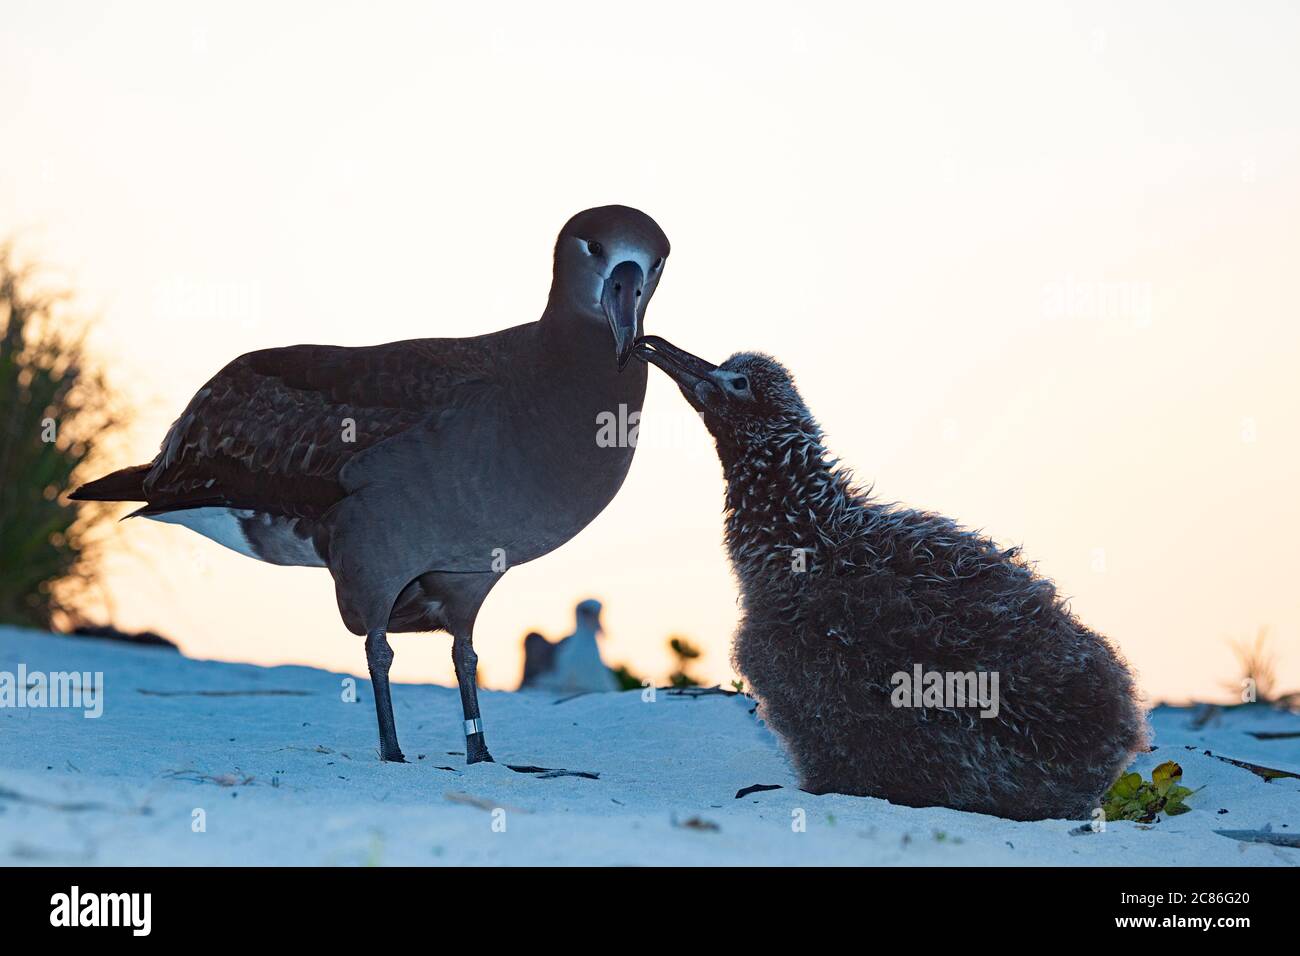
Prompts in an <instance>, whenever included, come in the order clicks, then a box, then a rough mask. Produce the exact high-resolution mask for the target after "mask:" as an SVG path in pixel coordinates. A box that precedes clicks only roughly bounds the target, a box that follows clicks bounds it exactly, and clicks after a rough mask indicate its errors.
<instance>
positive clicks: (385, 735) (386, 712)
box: [366, 628, 406, 763]
mask: <svg viewBox="0 0 1300 956" xmlns="http://www.w3.org/2000/svg"><path fill="white" fill-rule="evenodd" d="M366 663H367V664H368V665H369V666H370V683H371V686H372V687H374V690H375V714H376V716H378V717H379V759H380V760H387V761H391V762H393V763H406V758H405V757H403V756H402V748H401V747H399V746H397V725H396V724H394V723H393V697H392V694H391V693H390V692H389V689H388V668H389V667H391V666H392V663H393V649H392V648H391V647H389V646H388V637H387V635H386V634H385V633H384V629H383V628H376V629H375V630H373V631H371V632H370V634H369V635H367V636H366Z"/></svg>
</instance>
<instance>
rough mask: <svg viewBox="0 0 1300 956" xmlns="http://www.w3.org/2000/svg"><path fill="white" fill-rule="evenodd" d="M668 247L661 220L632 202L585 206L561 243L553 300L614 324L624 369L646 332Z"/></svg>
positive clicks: (612, 331)
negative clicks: (647, 315)
mask: <svg viewBox="0 0 1300 956" xmlns="http://www.w3.org/2000/svg"><path fill="white" fill-rule="evenodd" d="M668 252H669V246H668V237H667V236H665V235H664V231H663V230H662V229H660V228H659V224H658V223H656V222H655V221H654V220H653V219H651V218H650V217H649V216H647V215H646V214H645V213H643V212H641V210H639V209H633V208H631V207H630V206H597V207H596V208H594V209H585V210H583V211H582V212H580V213H578V214H577V215H576V216H574V217H573V218H572V219H570V220H569V221H568V222H567V223H565V224H564V228H563V229H561V230H560V237H559V238H558V239H557V240H556V242H555V274H554V278H553V280H552V283H551V302H552V304H557V305H563V306H565V307H567V309H571V310H573V311H574V312H576V313H577V315H578V316H579V317H581V318H582V319H583V320H585V321H588V322H591V323H595V324H598V325H601V326H607V327H608V329H609V334H610V336H611V345H612V347H613V350H614V356H615V359H616V361H617V362H618V368H619V371H622V370H623V368H624V367H625V366H626V365H627V363H628V360H629V359H630V358H631V357H632V351H633V347H634V346H635V344H636V340H637V338H638V337H639V336H640V335H641V333H642V328H641V323H642V321H643V320H644V318H645V310H646V306H647V305H648V304H649V303H650V297H651V296H652V295H654V292H655V288H656V287H657V286H658V285H659V277H660V276H661V275H663V270H664V262H665V261H666V260H667V258H668Z"/></svg>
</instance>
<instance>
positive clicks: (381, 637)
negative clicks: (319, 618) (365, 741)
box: [72, 206, 669, 763]
mask: <svg viewBox="0 0 1300 956" xmlns="http://www.w3.org/2000/svg"><path fill="white" fill-rule="evenodd" d="M668 251H669V247H668V239H667V237H666V236H665V235H664V233H663V230H661V229H660V228H659V226H658V225H657V224H656V223H655V221H654V220H653V219H651V218H650V217H649V216H647V215H646V214H645V213H643V212H640V211H638V210H636V209H631V208H629V207H626V206H601V207H598V208H595V209H588V210H586V211H584V212H580V213H578V214H577V215H576V216H574V217H573V218H572V219H570V220H569V221H568V222H567V223H566V224H565V226H564V228H563V229H562V230H560V235H559V238H558V239H557V241H556V244H555V261H554V272H553V278H552V282H551V292H550V297H549V299H548V301H547V304H546V309H545V311H544V312H543V313H542V317H541V318H540V319H539V320H537V321H536V322H530V323H527V324H525V325H518V326H515V327H514V328H509V329H504V330H502V331H499V332H492V333H489V334H487V335H480V336H475V337H472V338H445V339H410V340H407V341H404V342H391V343H388V344H386V345H373V346H366V347H363V348H344V347H341V346H335V345H293V346H288V347H286V348H275V349H265V350H262V351H258V352H249V353H248V354H246V355H241V356H240V357H239V358H237V359H235V360H234V361H233V362H231V363H230V364H229V365H227V366H226V367H225V368H223V369H222V370H221V371H220V372H218V373H217V374H216V376H215V377H213V378H212V379H211V381H209V382H208V383H207V384H206V385H204V386H203V387H202V388H200V389H199V391H198V392H197V394H195V396H194V397H193V398H192V399H191V400H190V403H189V405H188V406H186V408H185V410H184V411H183V412H182V413H181V416H180V418H179V419H177V420H176V422H175V424H173V425H172V427H171V429H170V430H169V431H168V432H167V435H166V437H165V438H164V439H163V442H162V447H161V448H160V450H159V452H158V456H157V457H156V458H155V459H154V460H153V461H152V462H149V463H148V464H144V465H136V466H134V467H131V468H124V469H122V470H121V471H117V472H114V473H112V474H110V475H107V476H106V477H103V478H100V479H99V480H97V481H92V482H90V483H89V484H86V485H84V486H82V487H81V488H79V489H78V490H77V491H76V492H74V493H73V495H72V497H73V498H77V499H80V500H95V501H142V502H145V504H144V506H143V507H142V508H139V509H137V510H136V511H135V512H133V514H132V516H141V517H147V518H153V519H155V520H158V521H165V522H170V523H173V524H180V525H184V526H185V527H187V528H191V529H192V530H194V531H197V532H199V533H200V534H202V535H205V536H207V537H209V538H211V539H213V540H214V541H217V542H219V543H220V544H223V545H225V546H226V547H229V548H232V549H234V550H236V551H239V552H240V553H242V554H246V555H249V556H250V557H254V558H258V559H260V560H262V561H267V562H270V563H271V564H281V565H298V566H309V567H325V568H328V569H329V571H330V574H331V575H333V577H334V584H335V592H336V594H337V597H338V605H339V612H340V614H341V615H342V617H343V621H344V623H345V624H346V625H347V627H348V629H349V630H350V631H352V632H353V633H355V634H358V635H364V636H365V638H366V662H367V664H368V665H369V668H370V676H371V680H372V682H373V685H374V690H375V710H376V712H377V716H378V720H379V753H380V758H381V759H383V760H392V761H401V760H403V759H404V758H403V756H402V751H401V748H400V747H399V746H398V743H397V732H396V728H395V727H394V723H393V706H392V700H391V696H390V693H389V685H388V671H389V667H390V665H391V663H392V660H393V652H392V649H391V647H390V646H389V644H388V640H387V636H386V635H387V634H388V632H402V631H427V630H445V631H448V632H450V634H451V635H452V661H453V662H454V664H455V667H456V680H457V682H458V683H459V685H460V696H461V703H462V705H463V707H464V712H465V736H466V750H465V753H466V759H467V762H468V763H477V762H480V761H485V760H491V759H492V756H491V754H490V753H489V752H488V748H487V742H486V740H485V739H484V735H483V723H482V719H481V718H480V716H479V706H478V693H477V689H476V668H477V663H478V656H477V655H476V654H475V653H474V643H473V632H474V620H475V618H476V617H477V615H478V611H479V608H480V607H481V606H482V604H483V601H484V599H485V598H486V597H487V595H488V592H489V591H491V590H492V588H493V586H495V585H496V583H497V582H498V581H499V580H501V577H502V574H503V572H504V571H506V570H507V569H508V568H510V567H513V566H514V565H517V564H522V563H523V562H525V561H531V560H532V559H534V558H537V557H540V556H541V555H544V554H547V553H548V552H550V551H553V550H554V549H555V548H558V547H559V546H560V545H562V544H564V543H565V542H566V541H568V540H569V539H570V538H572V537H573V536H574V535H576V534H577V533H578V532H579V531H581V530H582V528H584V527H585V526H586V525H587V524H588V523H589V522H590V521H591V520H592V519H593V518H595V517H596V515H598V514H600V512H601V511H602V510H603V509H604V507H605V506H606V505H607V504H609V502H610V501H611V500H612V499H613V497H614V495H615V494H616V493H617V492H618V489H619V487H620V486H621V485H622V483H623V479H624V477H625V476H626V475H627V470H628V468H629V466H630V465H631V463H632V455H633V453H634V451H635V450H636V449H635V447H634V446H633V445H632V444H631V443H628V442H619V441H615V442H610V441H607V440H601V438H600V422H601V421H606V420H608V416H609V415H610V414H613V415H615V416H619V419H620V420H624V419H623V416H630V415H632V414H634V413H637V414H639V412H640V409H641V404H642V401H643V399H644V397H645V387H646V366H645V364H644V363H643V362H641V361H636V362H631V363H629V359H630V358H631V356H632V354H633V347H634V344H635V342H636V339H637V337H638V336H639V335H640V334H641V332H642V329H641V323H642V320H643V318H644V315H645V309H646V305H647V303H649V301H650V297H651V296H652V295H654V291H655V287H656V286H657V285H658V283H659V277H660V276H661V275H662V274H663V267H664V261H665V259H666V258H667V256H668Z"/></svg>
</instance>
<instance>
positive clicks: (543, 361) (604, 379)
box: [537, 294, 647, 416]
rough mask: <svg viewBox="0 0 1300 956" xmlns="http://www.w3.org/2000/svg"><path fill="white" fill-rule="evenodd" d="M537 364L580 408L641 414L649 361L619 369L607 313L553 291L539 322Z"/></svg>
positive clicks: (552, 386)
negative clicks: (559, 296)
mask: <svg viewBox="0 0 1300 956" xmlns="http://www.w3.org/2000/svg"><path fill="white" fill-rule="evenodd" d="M538 328H539V332H538V335H539V342H538V348H539V351H540V354H539V362H538V364H537V367H538V369H539V371H540V372H541V373H542V374H543V375H544V376H546V379H547V381H546V387H547V388H548V389H555V390H558V391H559V392H560V393H561V394H563V396H564V397H565V399H566V401H567V404H568V406H569V407H570V408H571V409H572V410H573V411H574V412H579V411H580V412H582V413H583V414H586V413H587V412H588V411H590V412H591V413H592V414H593V415H594V414H597V413H599V412H603V411H610V412H612V413H614V414H615V415H618V414H620V406H622V407H623V411H622V414H625V415H628V414H632V413H633V412H635V413H637V414H638V416H639V413H640V411H641V405H642V403H643V401H644V400H645V388H646V379H647V375H646V364H645V363H644V362H642V361H640V360H639V359H633V360H632V361H630V362H629V363H628V364H627V366H626V367H625V368H624V369H623V370H622V371H619V368H618V362H617V359H616V357H615V354H614V338H613V335H612V334H611V333H610V330H609V325H608V322H607V321H606V320H605V318H604V316H601V315H596V314H593V313H588V312H585V311H583V310H582V309H580V308H578V307H576V306H574V305H572V304H569V303H567V302H565V301H564V300H562V299H557V297H556V296H555V295H554V294H553V295H552V297H551V301H550V302H549V303H548V304H547V307H546V311H545V312H544V313H542V318H541V321H540V322H539V323H538Z"/></svg>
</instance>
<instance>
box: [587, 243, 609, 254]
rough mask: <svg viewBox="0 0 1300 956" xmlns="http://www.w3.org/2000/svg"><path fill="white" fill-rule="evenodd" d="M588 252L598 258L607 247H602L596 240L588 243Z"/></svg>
mask: <svg viewBox="0 0 1300 956" xmlns="http://www.w3.org/2000/svg"><path fill="white" fill-rule="evenodd" d="M587 251H588V252H590V253H591V254H592V255H593V256H598V255H600V254H601V253H602V252H604V251H605V247H604V246H602V245H601V244H600V243H599V242H597V241H596V240H595V239H592V240H590V241H589V242H588V243H587Z"/></svg>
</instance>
